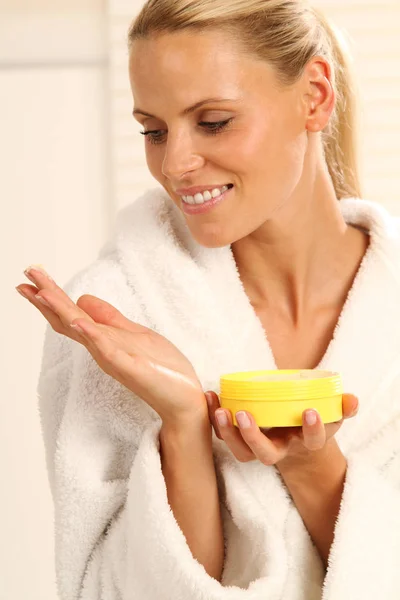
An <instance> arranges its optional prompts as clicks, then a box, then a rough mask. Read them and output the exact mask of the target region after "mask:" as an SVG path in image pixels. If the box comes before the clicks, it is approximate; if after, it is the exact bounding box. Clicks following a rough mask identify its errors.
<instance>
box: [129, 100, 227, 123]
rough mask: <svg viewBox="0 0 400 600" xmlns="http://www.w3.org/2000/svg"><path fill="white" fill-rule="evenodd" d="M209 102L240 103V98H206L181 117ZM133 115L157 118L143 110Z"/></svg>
mask: <svg viewBox="0 0 400 600" xmlns="http://www.w3.org/2000/svg"><path fill="white" fill-rule="evenodd" d="M209 102H239V99H238V98H206V99H205V100H200V102H196V104H193V106H189V107H188V108H185V109H184V110H183V111H182V112H181V115H180V116H182V117H183V116H185V115H188V114H190V113H192V112H193V111H195V110H196V109H197V108H200V106H203V104H207V103H209ZM132 114H133V115H137V114H141V115H145V116H146V117H154V118H157V117H155V115H151V114H150V113H148V112H145V111H144V110H142V109H141V108H134V109H133V112H132Z"/></svg>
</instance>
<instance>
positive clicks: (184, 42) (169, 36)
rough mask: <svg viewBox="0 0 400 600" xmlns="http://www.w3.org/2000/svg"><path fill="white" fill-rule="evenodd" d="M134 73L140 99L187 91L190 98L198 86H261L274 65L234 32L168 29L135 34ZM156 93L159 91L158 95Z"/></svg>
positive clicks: (227, 89) (227, 90) (233, 89)
mask: <svg viewBox="0 0 400 600" xmlns="http://www.w3.org/2000/svg"><path fill="white" fill-rule="evenodd" d="M129 77H130V81H131V86H132V91H133V93H134V96H135V99H136V100H137V104H139V105H141V104H142V103H145V102H148V95H151V96H153V95H156V96H158V97H160V96H165V94H168V96H170V95H171V93H173V94H174V95H175V94H178V95H179V92H180V91H182V93H184V96H185V104H187V103H188V102H189V103H190V101H191V100H192V99H193V102H195V101H196V100H198V95H199V92H200V91H201V92H206V91H207V90H208V92H211V93H209V94H208V95H209V96H213V95H214V94H217V93H219V92H221V93H223V94H235V93H236V94H237V93H238V92H240V91H242V92H243V91H244V90H251V89H256V88H257V87H258V86H259V85H260V77H261V80H262V81H263V82H264V83H265V82H267V81H268V80H269V79H270V83H272V77H273V75H272V71H271V69H270V68H269V66H268V64H267V63H266V62H265V61H260V60H257V59H256V58H254V57H251V56H249V55H248V54H246V53H245V52H244V50H243V48H242V47H241V46H240V44H238V43H237V41H236V40H235V39H233V37H232V36H231V35H229V34H228V33H226V32H223V31H220V30H218V31H217V30H207V31H202V32H193V31H181V32H176V33H163V34H158V35H156V36H152V37H150V38H146V39H139V40H135V41H134V42H133V44H132V48H131V52H130V57H129ZM153 97H154V96H153Z"/></svg>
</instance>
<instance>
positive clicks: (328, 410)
mask: <svg viewBox="0 0 400 600" xmlns="http://www.w3.org/2000/svg"><path fill="white" fill-rule="evenodd" d="M342 398H343V387H342V379H341V376H340V374H339V373H335V372H333V371H323V370H319V369H277V370H273V371H244V372H240V373H229V374H226V375H222V376H221V378H220V395H219V400H220V405H221V408H226V409H228V410H230V411H231V414H232V417H233V423H234V425H236V426H237V425H238V423H237V421H236V412H237V411H239V410H246V411H248V412H250V413H251V414H252V415H253V417H254V419H255V421H256V423H257V425H258V426H259V427H295V426H301V425H302V414H303V412H304V411H305V410H306V409H308V408H314V409H315V410H317V411H318V413H319V415H320V416H321V419H322V422H323V423H333V422H334V421H340V419H341V418H342V417H343V411H342Z"/></svg>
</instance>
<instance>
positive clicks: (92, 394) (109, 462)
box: [38, 326, 281, 600]
mask: <svg viewBox="0 0 400 600" xmlns="http://www.w3.org/2000/svg"><path fill="white" fill-rule="evenodd" d="M127 392H129V390H126V388H123V386H121V385H120V384H119V383H118V382H116V381H115V380H114V379H113V378H111V377H109V376H108V375H106V374H105V373H104V372H103V371H102V370H101V369H100V368H99V367H98V365H97V363H96V362H95V361H94V360H93V359H92V357H91V355H90V354H89V353H88V352H87V350H86V348H84V347H83V346H82V345H80V344H78V343H76V342H74V341H73V340H70V339H69V338H66V337H65V336H62V335H61V334H57V333H55V332H54V331H53V330H52V329H51V328H50V326H48V328H47V331H46V338H45V345H44V352H43V363H42V370H41V373H40V378H39V385H38V393H39V399H40V403H39V408H40V416H41V423H42V429H43V437H44V441H45V448H46V460H47V467H48V475H49V482H50V487H51V492H52V497H53V502H54V527H55V570H56V583H57V588H58V594H59V598H60V600H144V599H146V600H163V599H165V600H167V599H172V598H173V599H174V600H188V599H189V598H190V600H213V599H215V600H217V599H218V600H259V599H260V598H268V600H278V598H280V590H281V588H280V583H279V582H278V581H277V579H276V578H274V576H269V577H264V576H260V574H259V575H258V578H256V579H255V580H254V581H253V578H252V575H251V565H248V564H246V565H245V564H238V566H237V568H238V570H241V571H244V572H247V573H248V575H247V574H246V576H245V577H242V579H241V583H240V585H242V582H243V581H245V584H244V586H243V587H238V586H236V585H232V586H229V585H226V584H225V585H223V584H221V583H220V582H218V581H217V580H215V579H213V578H212V577H210V576H209V575H208V574H207V572H206V571H205V569H204V567H203V566H202V565H201V564H200V563H199V562H198V561H197V560H196V559H195V558H194V557H193V556H192V554H191V551H190V548H189V546H188V544H187V543H186V539H185V537H184V534H183V532H182V531H181V529H180V528H179V526H178V524H177V521H176V520H175V518H174V515H173V512H172V510H171V507H170V506H169V504H168V499H167V490H166V485H165V480H164V477H163V474H162V470H161V461H160V454H159V436H158V434H159V429H160V419H159V418H158V419H148V420H145V419H144V417H143V415H145V414H147V413H141V412H140V403H141V405H143V406H144V404H145V403H143V401H141V400H140V399H139V398H137V397H135V396H133V395H132V394H131V392H129V394H127ZM146 406H147V405H146ZM110 408H111V409H112V410H111V411H110ZM130 409H132V410H131V412H130V413H128V412H127V411H128V410H130ZM243 559H245V557H243ZM267 568H268V565H267V566H266V570H267ZM239 572H240V571H239ZM262 575H264V574H262Z"/></svg>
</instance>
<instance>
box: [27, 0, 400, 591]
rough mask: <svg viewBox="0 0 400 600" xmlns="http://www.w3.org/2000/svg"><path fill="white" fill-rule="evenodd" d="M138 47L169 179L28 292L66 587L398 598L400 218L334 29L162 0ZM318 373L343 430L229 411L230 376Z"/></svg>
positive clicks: (313, 16) (142, 118)
mask: <svg viewBox="0 0 400 600" xmlns="http://www.w3.org/2000/svg"><path fill="white" fill-rule="evenodd" d="M129 49H130V60H129V74H130V82H131V87H132V94H133V100H134V116H135V118H136V119H137V120H138V121H139V122H140V123H141V124H142V125H143V127H144V130H143V133H144V134H145V136H146V144H145V148H146V158H147V163H148V166H149V169H150V172H151V173H152V175H153V176H154V178H155V179H156V180H157V181H158V182H159V183H160V184H161V186H162V188H163V189H160V188H157V189H154V190H150V191H148V192H147V193H146V194H144V196H143V197H141V198H140V199H138V200H136V201H135V202H134V203H133V204H132V205H130V206H128V207H127V208H126V209H124V210H123V211H121V212H120V214H119V215H118V222H117V227H116V232H115V236H114V238H113V239H112V240H110V241H109V243H108V244H106V246H105V247H104V248H103V249H102V251H101V252H100V254H99V258H98V260H97V261H96V262H95V263H93V264H92V265H90V267H88V268H87V269H85V270H84V271H82V272H81V273H79V274H77V275H76V276H75V277H74V278H73V280H72V281H71V282H70V283H69V284H68V285H67V286H66V287H65V288H64V290H62V289H61V288H60V287H58V286H57V284H56V283H55V282H54V281H53V280H52V279H50V278H48V277H47V276H46V274H44V273H42V272H40V271H38V270H31V271H30V272H29V273H27V276H28V277H29V279H30V280H31V281H32V282H33V283H34V286H31V285H24V286H19V288H18V289H19V291H23V292H25V294H26V295H27V297H28V299H29V300H30V301H31V302H32V303H33V304H34V305H35V306H36V307H37V308H38V309H39V310H40V312H41V313H42V314H43V315H44V317H45V318H46V319H47V320H48V321H49V324H50V327H49V328H48V329H47V330H46V340H45V347H44V355H43V364H42V371H41V376H40V381H39V394H40V414H41V419H42V427H43V435H44V439H45V445H46V456H47V465H48V471H49V480H50V485H51V489H52V493H53V498H54V503H55V529H56V572H57V584H58V589H59V594H60V598H61V599H62V600H78V598H79V599H81V600H99V599H100V598H107V600H117V599H121V598H122V599H123V600H128V599H129V600H132V599H145V598H146V599H150V600H153V599H154V600H155V599H157V600H158V599H162V598H165V599H172V598H174V599H175V600H177V599H182V600H183V599H185V600H187V599H189V598H191V599H193V600H197V599H199V600H200V599H207V600H211V599H226V600H236V599H243V600H250V599H251V600H255V599H257V600H258V599H260V600H261V599H268V600H275V599H276V600H278V599H282V600H283V599H284V600H292V599H293V600H294V599H296V600H297V599H300V598H302V599H304V600H313V599H317V598H318V599H319V598H321V596H322V598H323V599H324V600H338V599H339V598H340V600H346V599H348V600H350V599H351V600H355V599H357V598H362V599H363V600H366V599H369V598H371V599H372V598H376V596H377V594H380V596H381V597H383V598H385V600H390V599H394V598H397V597H398V590H399V584H400V576H399V574H398V570H397V567H396V564H397V561H398V557H399V552H400V510H399V508H400V469H399V467H400V462H399V456H400V453H399V449H400V442H399V439H400V437H399V435H398V434H399V429H400V418H399V416H400V403H399V392H400V361H399V359H398V356H399V351H400V325H399V323H400V320H399V318H398V306H399V300H400V290H399V285H398V284H399V281H400V278H399V275H400V270H399V266H398V265H399V258H400V232H399V224H398V222H397V220H396V219H395V218H393V217H392V216H391V215H390V214H388V212H387V211H386V210H385V209H384V208H383V207H381V206H379V205H378V204H375V203H373V202H371V201H368V200H362V199H361V198H360V195H361V194H360V189H359V183H358V178H357V168H356V160H355V151H354V139H353V135H354V134H353V129H354V126H353V120H354V115H353V92H352V90H351V81H350V80H349V77H350V75H349V72H348V66H347V62H346V60H345V56H344V54H343V52H342V50H341V48H340V46H339V44H338V42H337V40H336V38H335V35H334V33H333V31H332V29H331V28H330V27H329V25H328V23H327V22H326V21H325V20H324V19H323V17H322V16H321V15H320V14H319V13H317V12H316V11H315V10H313V9H312V8H311V7H309V6H308V4H306V3H303V2H300V1H298V0H295V1H285V2H284V1H280V0H229V2H227V1H224V0H201V2H199V1H197V0H158V1H157V2H156V1H154V0H150V1H149V2H147V3H146V4H145V5H144V7H143V9H142V11H141V13H140V14H139V16H138V17H137V18H136V19H135V21H134V23H133V24H132V27H131V29H130V32H129ZM203 192H204V193H203ZM87 292H89V293H87ZM93 294H95V295H93ZM43 300H45V301H47V303H48V304H47V305H46V304H43V303H42V301H43ZM78 326H79V327H80V328H81V330H80V329H79V327H78ZM54 332H56V333H58V334H61V335H58V336H57V335H54ZM76 342H78V343H76ZM316 367H318V368H324V369H329V370H334V371H339V372H340V373H341V374H342V377H343V381H344V385H345V388H346V390H347V392H348V393H346V394H345V395H344V397H343V414H344V419H343V420H342V421H340V422H338V423H333V424H329V425H326V426H324V425H323V424H322V423H321V420H320V418H319V415H318V414H317V413H316V412H315V411H313V410H312V406H310V410H307V411H305V412H304V417H303V418H304V420H303V427H302V428H286V429H285V428H275V429H271V430H268V431H264V430H260V429H259V428H258V427H257V426H256V425H255V422H254V418H253V417H252V415H251V413H247V412H246V411H245V412H244V415H243V417H244V418H246V416H247V424H246V421H245V420H244V421H243V422H242V425H241V426H240V429H239V428H237V427H233V425H232V415H231V414H230V413H229V411H226V410H225V411H224V410H222V409H220V410H217V409H218V408H219V402H218V394H217V393H216V392H217V390H218V385H219V377H220V375H221V374H223V373H229V372H233V371H238V370H240V371H244V370H256V369H276V368H299V369H303V368H312V369H313V368H316ZM204 390H207V391H208V393H207V394H205V393H204ZM206 397H207V400H208V404H207V402H206ZM358 401H359V403H360V410H359V413H358V415H357V418H355V419H353V418H350V417H353V416H354V415H355V414H356V412H357V408H358ZM217 415H222V416H224V415H225V421H224V420H221V421H220V422H219V424H218V423H217V420H216V417H217ZM210 423H211V424H212V426H213V427H212V426H211V424H210ZM214 430H215V433H216V435H214Z"/></svg>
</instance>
